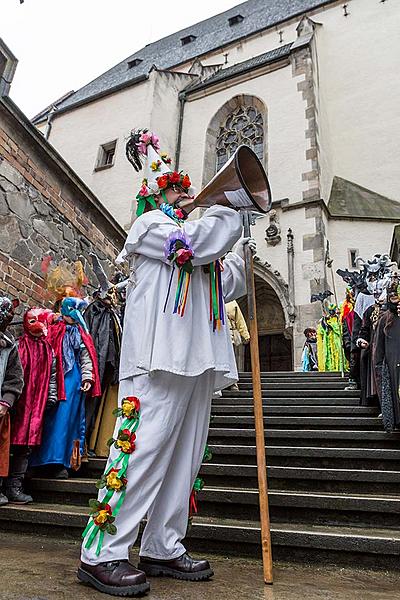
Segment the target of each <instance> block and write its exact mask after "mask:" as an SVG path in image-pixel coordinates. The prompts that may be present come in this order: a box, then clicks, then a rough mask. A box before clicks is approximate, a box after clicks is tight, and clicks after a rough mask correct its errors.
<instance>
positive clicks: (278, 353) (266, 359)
mask: <svg viewBox="0 0 400 600" xmlns="http://www.w3.org/2000/svg"><path fill="white" fill-rule="evenodd" d="M258 343H259V347H260V368H261V371H292V370H293V361H292V341H291V340H288V339H286V338H285V336H284V335H283V333H276V334H271V335H260V336H259V337H258ZM245 370H246V371H251V361H250V347H249V346H246V347H245Z"/></svg>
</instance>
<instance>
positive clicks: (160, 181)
mask: <svg viewBox="0 0 400 600" xmlns="http://www.w3.org/2000/svg"><path fill="white" fill-rule="evenodd" d="M157 185H158V187H159V188H160V190H165V188H166V187H167V186H168V175H161V177H158V178H157Z"/></svg>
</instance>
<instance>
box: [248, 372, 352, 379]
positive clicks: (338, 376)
mask: <svg viewBox="0 0 400 600" xmlns="http://www.w3.org/2000/svg"><path fill="white" fill-rule="evenodd" d="M260 376H261V379H263V378H266V377H286V378H289V379H294V378H299V379H312V380H313V381H314V380H315V379H319V378H325V379H329V378H331V377H333V378H336V379H343V377H342V374H341V373H340V372H339V371H332V372H330V373H329V372H327V373H324V372H321V371H316V372H313V373H310V372H306V373H304V372H303V371H261V373H260ZM239 378H240V380H242V379H248V380H249V381H251V378H252V373H251V371H239ZM344 379H348V373H345V377H344Z"/></svg>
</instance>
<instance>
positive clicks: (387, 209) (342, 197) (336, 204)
mask: <svg viewBox="0 0 400 600" xmlns="http://www.w3.org/2000/svg"><path fill="white" fill-rule="evenodd" d="M328 210H329V212H330V214H331V216H332V217H339V218H340V217H341V218H349V219H351V218H354V219H357V218H359V219H378V220H383V221H384V220H389V221H400V202H396V201H395V200H391V199H390V198H386V196H381V194H377V193H376V192H373V191H372V190H368V189H367V188H364V187H362V186H361V185H357V184H356V183H353V182H352V181H348V180H347V179H342V178H341V177H334V178H333V183H332V190H331V195H330V197H329V203H328Z"/></svg>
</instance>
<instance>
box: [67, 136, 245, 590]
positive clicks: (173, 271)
mask: <svg viewBox="0 0 400 600" xmlns="http://www.w3.org/2000/svg"><path fill="white" fill-rule="evenodd" d="M151 148H152V146H151ZM153 150H154V148H153ZM151 155H152V157H154V152H151ZM157 156H158V155H157ZM159 158H160V157H159V156H158V159H159ZM158 159H157V161H156V160H154V161H152V162H153V163H154V166H156V167H157V164H158V162H160V163H161V159H160V161H158ZM150 175H151V174H150ZM167 175H168V181H169V182H170V183H171V179H172V180H176V181H178V182H180V184H181V186H182V182H183V179H184V176H183V175H182V174H178V173H175V172H172V173H171V171H170V170H169V174H168V173H165V172H163V174H159V177H158V178H157V181H160V179H161V177H165V176H167ZM185 177H187V176H185ZM187 179H189V178H187ZM186 183H187V181H186V182H185V184H186ZM150 184H152V185H153V184H154V181H149V179H147V185H150ZM162 184H164V179H162ZM189 184H190V180H189ZM171 185H173V183H171ZM183 189H184V190H186V189H188V188H187V187H184V188H183ZM146 193H147V192H146ZM161 195H162V194H161ZM186 198H187V195H186ZM182 216H183V215H182V212H181V210H174V209H173V206H171V205H168V207H166V206H163V205H161V210H153V211H151V212H145V211H144V214H143V211H142V215H141V216H140V217H139V218H138V219H137V220H136V221H135V223H134V224H133V226H132V228H131V230H130V232H129V235H128V238H127V240H126V243H125V247H124V249H123V251H122V253H121V255H120V260H127V261H129V264H130V267H131V278H130V283H129V285H128V290H127V303H126V310H125V320H124V331H123V339H122V350H121V363H120V387H119V406H120V410H119V413H118V414H119V416H118V419H117V424H116V428H115V432H114V440H113V443H112V446H111V450H110V456H109V459H108V464H107V467H106V471H105V474H104V476H103V478H102V480H101V481H100V483H99V487H100V488H101V491H100V493H99V496H98V500H97V501H93V502H92V518H91V519H90V520H89V523H88V526H87V528H86V530H85V532H84V542H83V547H82V565H81V569H80V570H79V571H78V576H79V577H80V578H81V579H82V580H83V581H90V582H92V583H93V578H92V579H89V577H90V573H93V572H96V574H99V573H100V569H101V565H99V568H98V569H97V570H95V571H94V569H96V567H94V565H97V564H98V563H100V562H101V564H104V562H103V561H123V560H126V559H127V558H128V553H129V548H130V546H131V545H132V544H133V543H134V541H135V539H136V537H137V535H138V531H139V525H140V522H141V520H142V519H143V517H144V516H145V515H146V514H147V525H146V528H145V530H144V533H143V537H142V542H141V549H140V555H141V563H140V565H139V569H142V570H144V571H146V572H147V573H150V572H155V570H157V572H158V573H159V574H163V573H165V572H166V571H165V569H167V566H168V568H170V569H172V564H173V565H176V561H178V560H181V563H182V562H183V561H186V562H187V561H189V563H188V562H187V564H190V568H192V566H193V564H194V561H193V560H192V559H191V558H190V557H188V555H187V554H186V551H185V548H184V546H183V545H182V539H183V538H184V537H185V534H186V529H187V523H188V513H189V498H190V495H191V491H192V488H193V484H194V481H195V478H196V476H197V473H198V470H199V468H200V465H201V461H202V458H203V453H204V447H205V445H206V439H207V433H208V426H209V417H210V408H211V396H212V393H213V392H214V391H215V390H220V389H222V388H225V387H228V386H229V385H231V384H232V383H233V382H235V381H236V380H237V370H236V365H235V358H234V352H233V347H232V342H231V339H230V332H229V327H228V326H227V323H226V320H225V315H224V306H223V303H224V301H230V300H233V299H235V298H237V297H240V296H242V295H244V293H245V277H244V261H243V259H242V258H241V257H240V256H239V255H238V254H235V253H229V254H227V256H226V258H225V260H224V263H223V270H222V269H221V265H220V263H219V262H218V263H216V262H215V261H218V259H220V258H221V257H222V256H223V255H224V254H225V253H227V252H228V251H229V250H230V249H231V248H232V246H233V245H234V243H235V242H236V241H237V240H238V239H239V237H240V235H241V231H242V225H241V217H240V215H239V214H238V213H236V212H235V211H234V210H232V209H230V208H225V207H222V206H213V207H212V208H209V209H208V210H206V211H205V213H204V215H203V216H202V217H201V218H200V219H198V220H194V221H186V222H184V221H183V218H182ZM175 289H176V293H174V290H175ZM155 561H158V562H157V565H155ZM163 561H167V563H168V565H167V564H166V563H165V562H163ZM190 561H191V562H190ZM202 562H203V563H204V565H201V569H200V568H199V572H198V573H197V574H196V575H197V578H198V579H206V578H208V577H210V576H211V575H212V571H211V569H210V568H209V565H208V563H207V561H202ZM161 563H162V564H161ZM171 563H172V564H171ZM181 563H180V564H181ZM119 564H123V563H119ZM169 565H171V567H170V566H169ZM174 568H177V567H174ZM200 571H201V572H200ZM169 572H171V570H170V571H169ZM172 572H176V571H172ZM180 573H182V572H181V571H180ZM187 573H188V572H187ZM142 575H143V573H142ZM138 577H139V576H138ZM181 578H189V577H184V576H183V573H182V577H181ZM193 578H194V577H193ZM98 581H99V576H97V583H96V584H95V585H96V586H97V585H99V583H98ZM141 581H142V582H143V580H141ZM98 589H101V588H100V587H98Z"/></svg>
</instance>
